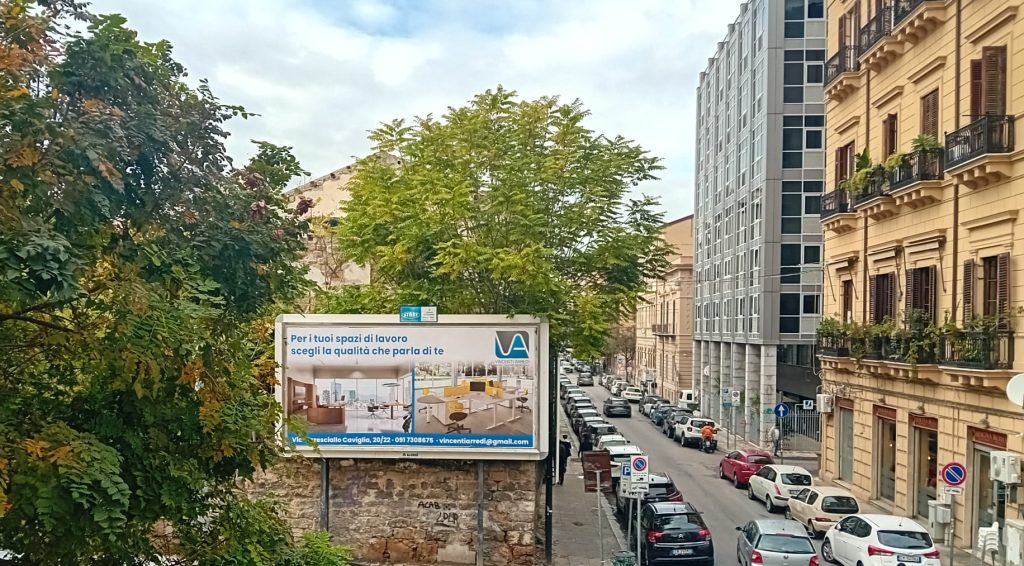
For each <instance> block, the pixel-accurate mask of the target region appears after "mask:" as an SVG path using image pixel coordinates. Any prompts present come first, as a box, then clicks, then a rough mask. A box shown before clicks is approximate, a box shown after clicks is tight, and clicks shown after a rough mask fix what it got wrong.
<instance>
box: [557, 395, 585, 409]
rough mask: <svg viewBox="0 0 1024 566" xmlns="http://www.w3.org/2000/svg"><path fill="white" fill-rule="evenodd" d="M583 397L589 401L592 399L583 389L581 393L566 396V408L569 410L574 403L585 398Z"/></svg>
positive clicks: (564, 400)
mask: <svg viewBox="0 0 1024 566" xmlns="http://www.w3.org/2000/svg"><path fill="white" fill-rule="evenodd" d="M583 399H586V400H587V401H590V397H587V396H586V395H584V394H583V392H582V391H581V392H579V393H570V394H568V395H566V396H565V399H562V404H563V405H565V409H566V410H569V407H571V406H572V405H574V404H575V403H576V402H577V401H580V400H583Z"/></svg>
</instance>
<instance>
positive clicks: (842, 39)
mask: <svg viewBox="0 0 1024 566" xmlns="http://www.w3.org/2000/svg"><path fill="white" fill-rule="evenodd" d="M844 47H846V16H840V17H839V51H842V50H843V48H844ZM843 57H844V55H843V54H842V53H840V55H839V58H840V59H842V58H843Z"/></svg>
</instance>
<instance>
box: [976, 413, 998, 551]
mask: <svg viewBox="0 0 1024 566" xmlns="http://www.w3.org/2000/svg"><path fill="white" fill-rule="evenodd" d="M967 438H968V440H969V441H970V444H969V446H970V448H969V449H970V451H971V452H970V463H971V468H969V469H968V471H969V472H970V473H969V477H970V480H969V481H970V483H971V486H970V489H971V494H972V497H971V498H970V500H969V502H968V504H969V505H970V516H971V534H970V536H971V543H972V546H973V545H974V544H977V537H978V529H979V528H982V527H991V526H992V525H993V524H995V523H999V524H1000V525H1003V524H1005V523H1006V484H1004V483H1003V482H1000V481H993V480H992V477H991V470H992V459H991V454H992V452H993V451H997V450H1006V435H1005V434H1003V433H1001V432H995V431H992V430H988V429H984V428H975V427H967Z"/></svg>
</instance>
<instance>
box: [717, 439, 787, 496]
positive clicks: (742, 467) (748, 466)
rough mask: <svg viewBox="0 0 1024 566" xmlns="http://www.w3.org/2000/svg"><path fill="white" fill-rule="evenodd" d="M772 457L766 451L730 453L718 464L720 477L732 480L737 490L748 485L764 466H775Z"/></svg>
mask: <svg viewBox="0 0 1024 566" xmlns="http://www.w3.org/2000/svg"><path fill="white" fill-rule="evenodd" d="M774 463H775V461H773V460H772V455H771V454H769V453H768V452H765V451H764V450H753V449H751V450H739V451H736V452H729V453H728V454H726V455H725V457H724V458H722V461H721V462H719V463H718V476H719V477H721V478H722V479H727V480H732V484H733V485H734V486H736V487H737V488H740V487H743V486H745V485H747V481H749V480H750V476H752V475H754V474H756V473H757V472H758V470H760V469H761V467H762V466H767V465H769V464H774Z"/></svg>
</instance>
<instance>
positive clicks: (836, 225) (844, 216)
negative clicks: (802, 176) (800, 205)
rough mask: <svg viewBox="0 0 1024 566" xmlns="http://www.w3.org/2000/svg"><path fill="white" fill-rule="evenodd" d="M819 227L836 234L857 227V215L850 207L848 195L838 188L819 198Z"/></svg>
mask: <svg viewBox="0 0 1024 566" xmlns="http://www.w3.org/2000/svg"><path fill="white" fill-rule="evenodd" d="M821 227H822V228H823V229H825V230H828V231H831V232H834V233H836V234H845V233H847V232H850V231H853V230H854V229H856V228H857V215H856V214H855V213H854V212H853V209H852V208H851V207H850V195H848V194H847V193H846V191H844V190H842V189H839V190H836V191H832V192H831V193H828V194H827V195H825V196H824V197H822V199H821Z"/></svg>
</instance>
